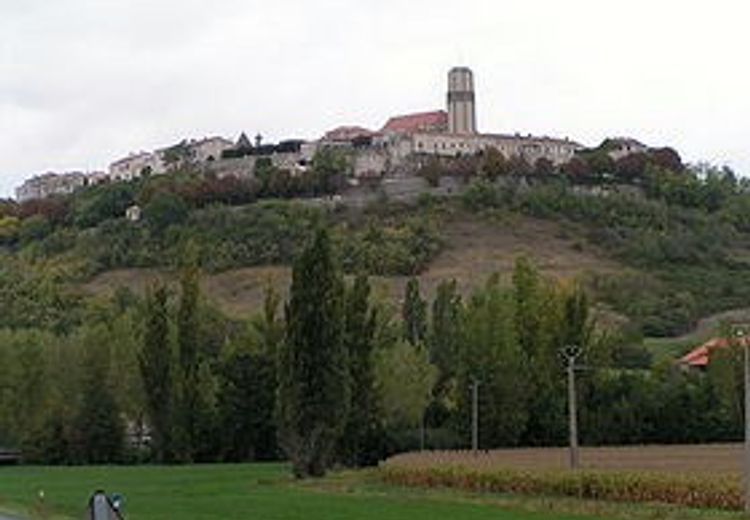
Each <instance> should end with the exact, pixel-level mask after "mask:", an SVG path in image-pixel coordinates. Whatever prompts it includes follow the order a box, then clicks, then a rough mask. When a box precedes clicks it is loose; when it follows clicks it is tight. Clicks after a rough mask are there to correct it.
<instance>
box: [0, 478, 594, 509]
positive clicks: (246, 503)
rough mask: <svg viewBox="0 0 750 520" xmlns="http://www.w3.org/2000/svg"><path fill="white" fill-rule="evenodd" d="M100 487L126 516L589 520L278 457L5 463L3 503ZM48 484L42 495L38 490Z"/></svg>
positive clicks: (62, 497)
mask: <svg viewBox="0 0 750 520" xmlns="http://www.w3.org/2000/svg"><path fill="white" fill-rule="evenodd" d="M98 488H102V489H105V490H106V491H107V492H110V493H111V492H119V493H122V494H123V495H124V496H125V507H124V510H125V513H126V516H125V517H126V518H127V519H128V520H157V519H158V520H172V519H178V518H179V519H194V520H208V519H217V520H218V519H223V520H233V519H263V520H296V519H300V520H302V519H306V520H318V519H320V520H324V519H325V520H358V519H362V520H369V519H373V520H375V519H382V520H390V519H393V520H397V519H398V520H401V519H408V520H422V519H424V520H440V519H462V520H483V519H493V520H552V519H555V520H585V519H589V520H590V519H592V518H596V517H592V516H588V515H581V514H566V513H561V514H558V513H541V512H533V511H524V510H521V509H518V508H516V509H513V508H511V509H508V508H506V507H500V506H498V505H497V504H487V503H482V502H480V501H473V500H467V499H464V498H458V497H456V498H455V499H450V498H446V497H445V496H443V495H441V496H434V497H433V496H430V495H426V494H419V493H411V494H410V493H407V492H401V491H399V490H394V491H393V492H392V493H388V492H383V491H382V489H381V490H376V489H369V490H368V488H366V487H359V486H352V485H351V484H346V485H331V481H328V483H327V485H326V486H321V485H318V484H315V485H312V484H309V483H302V484H300V483H295V482H293V481H291V480H290V479H289V477H288V470H287V468H286V467H285V466H283V465H279V464H254V465H201V466H181V467H156V466H141V467H55V468H50V467H5V468H0V510H2V509H3V508H5V510H6V511H11V512H12V511H19V512H20V511H23V512H24V514H26V515H27V516H28V517H29V518H48V519H52V518H83V515H84V511H85V504H86V500H87V498H88V496H89V494H90V493H91V492H92V491H93V490H95V489H98ZM40 490H43V491H44V502H43V503H41V502H40V500H39V498H38V496H39V491H40Z"/></svg>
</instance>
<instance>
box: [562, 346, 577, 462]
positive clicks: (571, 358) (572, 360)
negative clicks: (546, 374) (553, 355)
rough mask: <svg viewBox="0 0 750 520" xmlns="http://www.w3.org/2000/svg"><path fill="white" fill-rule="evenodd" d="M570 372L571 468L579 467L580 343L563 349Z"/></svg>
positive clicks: (569, 424)
mask: <svg viewBox="0 0 750 520" xmlns="http://www.w3.org/2000/svg"><path fill="white" fill-rule="evenodd" d="M562 355H563V357H565V364H566V368H567V372H568V428H569V431H570V469H578V461H579V459H578V409H577V406H576V405H577V403H576V374H575V369H576V366H575V365H576V359H577V358H578V357H579V356H580V355H581V347H579V346H578V345H566V346H565V347H563V349H562Z"/></svg>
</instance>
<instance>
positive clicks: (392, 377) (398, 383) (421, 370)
mask: <svg viewBox="0 0 750 520" xmlns="http://www.w3.org/2000/svg"><path fill="white" fill-rule="evenodd" d="M437 376H438V370H437V368H436V367H435V366H434V365H432V364H431V363H430V358H429V354H428V352H427V349H426V348H424V346H422V345H420V344H417V345H412V344H411V343H409V342H407V341H404V340H402V339H399V340H396V341H395V342H394V343H393V344H392V345H390V346H389V347H388V348H384V349H381V350H379V351H378V353H377V355H376V362H375V380H376V385H377V388H378V394H379V399H380V402H381V406H382V413H383V420H384V421H385V424H386V425H387V426H388V427H389V428H391V429H394V428H395V429H397V428H413V427H415V426H417V425H419V424H420V422H421V421H422V418H423V417H424V413H425V410H426V409H427V405H428V404H429V403H430V399H431V398H432V389H433V387H434V385H435V381H437Z"/></svg>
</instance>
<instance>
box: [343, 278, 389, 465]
mask: <svg viewBox="0 0 750 520" xmlns="http://www.w3.org/2000/svg"><path fill="white" fill-rule="evenodd" d="M345 301H346V305H345V309H344V318H345V319H344V343H345V345H346V349H347V353H348V355H349V370H350V374H351V379H350V381H351V388H352V397H351V407H350V411H349V417H348V419H347V422H346V427H345V428H344V435H343V438H342V441H341V454H340V455H341V458H342V460H343V462H344V463H345V464H348V465H351V466H365V465H371V464H375V463H376V462H377V461H378V459H379V457H380V455H381V454H382V449H381V444H382V443H381V442H380V439H382V435H381V434H380V431H379V430H380V428H379V416H378V403H377V395H376V390H375V372H374V364H373V363H374V360H373V348H374V343H375V327H376V315H375V312H374V310H373V309H372V308H371V307H370V283H369V281H368V279H367V276H365V275H363V274H360V275H358V276H357V277H356V278H355V279H354V284H353V285H352V286H351V287H350V288H349V289H348V290H347V291H346V298H345Z"/></svg>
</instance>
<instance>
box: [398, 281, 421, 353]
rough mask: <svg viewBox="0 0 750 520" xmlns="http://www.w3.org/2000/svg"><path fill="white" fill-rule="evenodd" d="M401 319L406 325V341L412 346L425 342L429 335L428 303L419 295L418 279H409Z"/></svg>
mask: <svg viewBox="0 0 750 520" xmlns="http://www.w3.org/2000/svg"><path fill="white" fill-rule="evenodd" d="M401 318H402V320H403V323H404V339H406V341H408V342H409V343H411V344H412V345H416V344H418V343H422V342H424V340H425V336H426V335H427V302H426V301H424V299H423V298H422V295H421V294H420V293H419V280H418V279H417V278H416V277H411V278H409V281H408V282H407V283H406V292H405V294H404V304H403V306H402V308H401Z"/></svg>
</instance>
